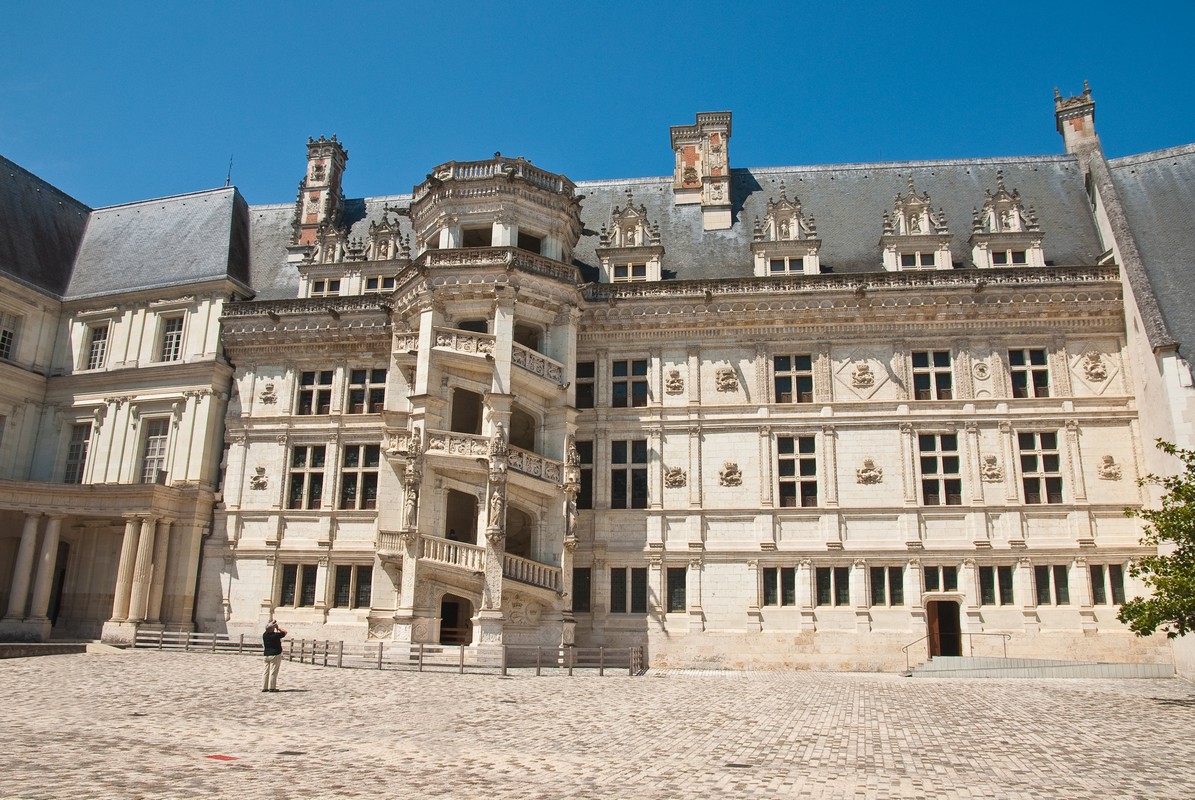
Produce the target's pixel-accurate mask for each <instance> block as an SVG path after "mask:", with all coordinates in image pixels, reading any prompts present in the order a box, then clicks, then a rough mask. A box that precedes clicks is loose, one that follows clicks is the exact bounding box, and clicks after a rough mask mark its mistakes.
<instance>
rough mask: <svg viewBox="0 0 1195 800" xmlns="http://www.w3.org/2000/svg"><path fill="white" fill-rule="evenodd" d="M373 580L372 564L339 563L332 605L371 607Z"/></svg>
mask: <svg viewBox="0 0 1195 800" xmlns="http://www.w3.org/2000/svg"><path fill="white" fill-rule="evenodd" d="M372 581H373V567H372V566H368V565H364V564H362V565H359V566H354V565H352V564H337V565H336V585H335V588H334V591H333V593H332V595H333V597H332V605H333V606H334V607H336V608H369V606H370V595H371V583H372Z"/></svg>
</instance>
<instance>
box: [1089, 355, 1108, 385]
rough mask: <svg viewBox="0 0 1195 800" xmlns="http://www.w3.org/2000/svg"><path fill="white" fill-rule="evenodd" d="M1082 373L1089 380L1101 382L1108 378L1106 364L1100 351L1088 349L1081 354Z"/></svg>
mask: <svg viewBox="0 0 1195 800" xmlns="http://www.w3.org/2000/svg"><path fill="white" fill-rule="evenodd" d="M1083 374H1084V375H1085V376H1086V377H1087V380H1089V381H1096V382H1098V383H1102V382H1103V381H1106V380H1108V366H1107V365H1106V364H1104V356H1103V354H1102V353H1098V352H1096V351H1095V350H1088V351H1087V352H1086V353H1084V354H1083Z"/></svg>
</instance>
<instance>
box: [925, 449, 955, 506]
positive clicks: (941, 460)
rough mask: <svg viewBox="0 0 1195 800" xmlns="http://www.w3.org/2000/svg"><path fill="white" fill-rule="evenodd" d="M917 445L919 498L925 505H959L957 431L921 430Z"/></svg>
mask: <svg viewBox="0 0 1195 800" xmlns="http://www.w3.org/2000/svg"><path fill="white" fill-rule="evenodd" d="M917 446H918V449H919V450H920V455H921V501H922V502H923V503H924V504H925V505H927V506H941V505H947V506H957V505H961V504H962V502H963V482H962V480H961V479H960V478H959V456H958V435H957V434H953V433H942V434H934V433H923V434H921V435H919V436H918V437H917Z"/></svg>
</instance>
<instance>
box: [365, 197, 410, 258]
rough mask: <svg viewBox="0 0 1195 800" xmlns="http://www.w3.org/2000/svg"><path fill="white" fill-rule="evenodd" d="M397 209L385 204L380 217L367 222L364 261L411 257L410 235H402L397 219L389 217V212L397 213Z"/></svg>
mask: <svg viewBox="0 0 1195 800" xmlns="http://www.w3.org/2000/svg"><path fill="white" fill-rule="evenodd" d="M398 211H399V209H395V208H391V207H390V206H385V207H383V209H382V219H381V221H379V222H370V223H369V233H368V235H367V237H366V241H365V260H366V261H392V260H409V259H410V258H411V240H410V237H409V236H407V237H403V235H402V233H401V231H399V228H398V219H397V218H395V219H393V220H392V219H390V214H391V213H392V212H393V213H398Z"/></svg>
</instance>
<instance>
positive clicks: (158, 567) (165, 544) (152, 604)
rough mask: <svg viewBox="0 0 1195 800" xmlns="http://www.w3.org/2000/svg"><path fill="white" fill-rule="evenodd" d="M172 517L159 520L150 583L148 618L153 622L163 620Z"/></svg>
mask: <svg viewBox="0 0 1195 800" xmlns="http://www.w3.org/2000/svg"><path fill="white" fill-rule="evenodd" d="M173 522H174V520H172V519H162V520H160V521H159V522H158V533H157V537H156V538H155V539H154V563H153V579H152V581H151V582H150V585H149V607H148V608H147V609H146V619H147V620H148V621H150V622H153V623H158V622H161V621H162V595H163V593H164V592H165V591H166V558H167V556H168V554H169V552H170V526H171V524H172V523H173Z"/></svg>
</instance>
